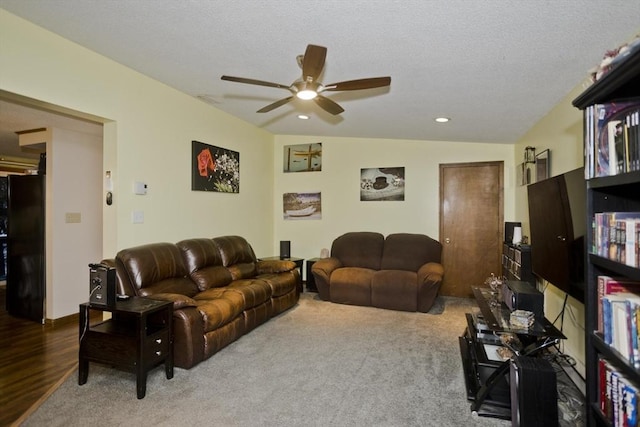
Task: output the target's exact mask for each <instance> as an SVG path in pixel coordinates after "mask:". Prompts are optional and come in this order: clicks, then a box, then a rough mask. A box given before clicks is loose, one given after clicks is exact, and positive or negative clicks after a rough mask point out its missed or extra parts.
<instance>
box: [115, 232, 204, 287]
mask: <svg viewBox="0 0 640 427" xmlns="http://www.w3.org/2000/svg"><path fill="white" fill-rule="evenodd" d="M116 268H117V269H118V272H119V273H120V274H119V278H120V280H122V281H123V282H126V283H127V285H128V286H130V287H131V288H133V289H135V292H136V295H138V296H150V295H153V294H156V293H173V294H182V295H186V296H188V297H193V296H194V295H195V294H196V293H197V292H198V288H197V286H196V284H195V283H194V282H193V281H191V280H190V279H189V278H188V277H187V269H186V268H185V266H184V263H183V260H182V255H181V253H180V250H179V249H178V247H177V246H176V245H174V244H173V243H150V244H146V245H141V246H136V247H132V248H128V249H122V250H121V251H120V252H118V254H117V255H116ZM127 285H124V284H123V286H127Z"/></svg>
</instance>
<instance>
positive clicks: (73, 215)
mask: <svg viewBox="0 0 640 427" xmlns="http://www.w3.org/2000/svg"><path fill="white" fill-rule="evenodd" d="M81 220H82V216H81V215H80V212H67V213H65V214H64V222H66V223H67V224H77V223H79V222H80V221H81Z"/></svg>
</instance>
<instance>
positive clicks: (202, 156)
mask: <svg viewBox="0 0 640 427" xmlns="http://www.w3.org/2000/svg"><path fill="white" fill-rule="evenodd" d="M191 190H192V191H216V192H219V193H239V192H240V153H238V152H237V151H233V150H228V149H226V148H221V147H216V146H214V145H209V144H204V143H202V142H198V141H191Z"/></svg>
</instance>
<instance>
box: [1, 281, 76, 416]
mask: <svg viewBox="0 0 640 427" xmlns="http://www.w3.org/2000/svg"><path fill="white" fill-rule="evenodd" d="M77 363H78V317H77V316H69V317H68V318H64V319H62V320H56V321H55V322H53V324H51V323H48V324H45V325H41V324H39V323H37V322H32V321H29V320H24V319H20V318H17V317H13V316H10V315H9V314H8V313H7V311H6V288H5V287H4V286H2V287H0V408H2V409H1V410H0V426H10V425H19V424H20V423H21V422H22V421H23V420H24V418H25V417H26V416H27V415H28V414H29V413H31V412H32V411H33V410H35V409H36V408H37V406H38V405H39V404H40V403H41V402H42V401H44V400H45V399H46V398H47V397H48V396H49V394H51V393H52V392H53V391H55V388H56V387H57V386H58V385H59V384H60V383H62V381H64V380H65V379H66V378H67V377H68V376H69V375H71V374H75V366H76V365H77Z"/></svg>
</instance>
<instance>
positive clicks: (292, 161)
mask: <svg viewBox="0 0 640 427" xmlns="http://www.w3.org/2000/svg"><path fill="white" fill-rule="evenodd" d="M283 151H284V153H283V154H284V158H283V160H282V171H283V172H318V171H321V170H322V143H321V142H316V143H313V144H299V145H285V146H284V150H283Z"/></svg>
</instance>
